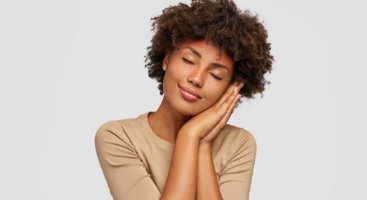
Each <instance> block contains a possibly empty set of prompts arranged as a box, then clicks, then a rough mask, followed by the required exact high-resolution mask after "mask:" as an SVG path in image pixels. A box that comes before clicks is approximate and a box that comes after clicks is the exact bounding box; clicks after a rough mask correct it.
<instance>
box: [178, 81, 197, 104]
mask: <svg viewBox="0 0 367 200" xmlns="http://www.w3.org/2000/svg"><path fill="white" fill-rule="evenodd" d="M178 87H179V88H180V93H181V95H182V97H183V98H184V99H185V100H187V101H190V102H193V101H197V100H199V99H201V98H202V97H201V96H200V95H199V94H197V93H196V92H195V91H192V90H189V89H188V88H184V87H181V86H180V85H178Z"/></svg>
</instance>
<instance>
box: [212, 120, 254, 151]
mask: <svg viewBox="0 0 367 200" xmlns="http://www.w3.org/2000/svg"><path fill="white" fill-rule="evenodd" d="M213 145H215V146H217V147H227V148H235V149H238V148H250V149H252V150H254V151H255V150H256V139H255V137H254V136H253V134H252V133H251V132H249V131H248V130H246V129H244V128H240V127H237V126H234V125H230V124H227V125H226V126H225V127H224V128H223V129H222V131H221V132H220V133H219V134H218V136H217V137H216V138H215V140H214V142H213Z"/></svg>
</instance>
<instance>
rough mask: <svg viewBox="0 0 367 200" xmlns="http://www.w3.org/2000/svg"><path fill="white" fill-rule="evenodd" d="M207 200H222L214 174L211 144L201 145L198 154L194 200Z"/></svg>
mask: <svg viewBox="0 0 367 200" xmlns="http://www.w3.org/2000/svg"><path fill="white" fill-rule="evenodd" d="M208 199H210V200H217V199H218V200H219V199H220V200H221V199H222V196H221V193H220V190H219V184H218V181H217V175H216V173H215V168H214V163H213V158H212V148H211V144H207V145H201V146H200V147H199V154H198V175H197V192H196V200H208Z"/></svg>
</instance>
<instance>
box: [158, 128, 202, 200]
mask: <svg viewBox="0 0 367 200" xmlns="http://www.w3.org/2000/svg"><path fill="white" fill-rule="evenodd" d="M198 147H199V138H196V137H194V136H191V135H190V134H187V133H186V132H184V131H183V132H181V131H180V133H179V135H178V137H177V139H176V145H175V149H174V152H173V156H172V161H171V166H170V171H169V173H168V177H167V181H166V185H165V188H164V190H163V192H162V196H161V200H163V199H169V200H172V199H175V200H181V199H182V200H194V199H195V193H196V181H197V166H198V163H197V162H198Z"/></svg>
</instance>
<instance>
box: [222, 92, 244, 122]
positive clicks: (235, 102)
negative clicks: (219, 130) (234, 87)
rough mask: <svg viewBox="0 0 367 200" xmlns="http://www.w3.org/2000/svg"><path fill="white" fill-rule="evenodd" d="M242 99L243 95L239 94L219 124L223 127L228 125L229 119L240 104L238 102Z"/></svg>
mask: <svg viewBox="0 0 367 200" xmlns="http://www.w3.org/2000/svg"><path fill="white" fill-rule="evenodd" d="M240 98H241V95H240V94H237V95H236V97H235V98H234V100H233V101H232V102H231V105H230V107H229V108H228V110H227V112H226V113H225V114H224V116H223V118H222V120H221V121H220V122H219V123H221V124H222V125H223V126H224V125H225V124H227V122H228V120H229V118H230V117H231V115H232V113H233V111H234V109H235V107H236V104H237V102H238V100H239V99H240Z"/></svg>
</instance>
